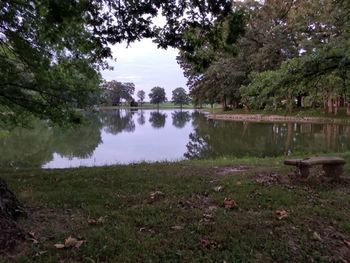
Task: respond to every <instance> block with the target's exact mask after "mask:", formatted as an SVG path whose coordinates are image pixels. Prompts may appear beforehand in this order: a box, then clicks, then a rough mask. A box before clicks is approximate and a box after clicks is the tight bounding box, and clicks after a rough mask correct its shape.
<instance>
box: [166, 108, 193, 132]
mask: <svg viewBox="0 0 350 263" xmlns="http://www.w3.org/2000/svg"><path fill="white" fill-rule="evenodd" d="M171 117H172V118H173V125H174V126H175V127H176V128H179V129H181V128H183V127H185V125H186V123H187V122H189V121H190V120H191V115H190V113H189V112H188V111H174V112H173V113H171Z"/></svg>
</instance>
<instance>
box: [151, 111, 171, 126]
mask: <svg viewBox="0 0 350 263" xmlns="http://www.w3.org/2000/svg"><path fill="white" fill-rule="evenodd" d="M166 118H167V115H166V113H161V112H159V111H153V112H151V113H150V118H149V120H148V121H149V122H150V123H151V125H152V127H153V128H155V129H160V128H163V127H164V126H165V122H166Z"/></svg>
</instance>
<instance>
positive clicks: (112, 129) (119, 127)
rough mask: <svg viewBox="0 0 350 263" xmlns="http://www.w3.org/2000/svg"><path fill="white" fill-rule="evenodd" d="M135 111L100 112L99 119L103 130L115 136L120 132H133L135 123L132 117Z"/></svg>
mask: <svg viewBox="0 0 350 263" xmlns="http://www.w3.org/2000/svg"><path fill="white" fill-rule="evenodd" d="M134 114H135V111H130V110H115V111H110V110H109V111H101V113H100V117H101V121H102V124H103V126H104V130H105V131H106V132H107V133H111V134H113V135H116V134H118V133H121V132H133V131H135V122H134V120H133V118H132V117H133V115H134Z"/></svg>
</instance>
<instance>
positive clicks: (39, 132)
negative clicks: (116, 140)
mask: <svg viewBox="0 0 350 263" xmlns="http://www.w3.org/2000/svg"><path fill="white" fill-rule="evenodd" d="M88 119H89V120H88V121H87V122H84V123H83V124H81V125H80V126H75V127H72V128H60V127H48V126H47V125H46V123H44V122H42V121H38V120H36V121H34V122H33V123H32V127H33V128H31V129H25V128H16V129H15V130H13V131H12V132H11V133H10V134H9V135H8V136H6V137H2V138H1V139H0V145H1V147H0V156H1V158H0V165H1V167H10V166H12V167H41V166H42V165H43V164H45V163H47V162H49V161H51V160H52V159H53V154H54V153H58V154H60V155H62V156H64V157H68V158H72V157H80V158H87V157H89V156H91V155H92V154H93V152H94V150H95V149H96V147H97V146H98V145H99V144H100V143H101V142H102V140H101V133H100V128H101V123H100V121H99V118H98V116H97V115H91V116H89V117H88Z"/></svg>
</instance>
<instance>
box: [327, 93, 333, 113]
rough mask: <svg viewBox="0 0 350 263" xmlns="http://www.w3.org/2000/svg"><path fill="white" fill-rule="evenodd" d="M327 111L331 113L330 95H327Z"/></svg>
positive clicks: (331, 102) (331, 101)
mask: <svg viewBox="0 0 350 263" xmlns="http://www.w3.org/2000/svg"><path fill="white" fill-rule="evenodd" d="M327 112H328V113H333V100H332V97H331V96H329V97H328V100H327Z"/></svg>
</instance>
